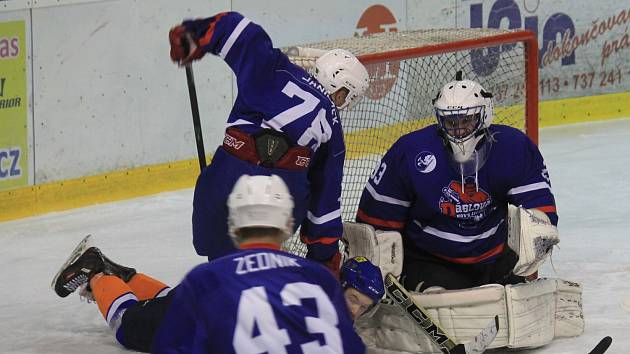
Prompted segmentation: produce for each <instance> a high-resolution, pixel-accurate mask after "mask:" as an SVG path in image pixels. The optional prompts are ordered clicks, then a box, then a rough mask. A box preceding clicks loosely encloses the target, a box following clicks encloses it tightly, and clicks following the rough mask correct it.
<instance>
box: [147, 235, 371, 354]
mask: <svg viewBox="0 0 630 354" xmlns="http://www.w3.org/2000/svg"><path fill="white" fill-rule="evenodd" d="M254 246H255V247H257V248H252V249H248V250H242V251H239V252H237V253H234V254H232V255H229V256H226V257H222V258H219V259H217V260H215V261H213V262H210V263H207V264H202V265H199V266H197V267H196V268H195V269H193V270H192V271H191V272H190V273H189V274H188V275H187V276H186V278H185V279H184V280H183V282H182V283H181V284H180V285H179V286H178V287H177V288H176V289H175V290H174V291H175V295H174V297H173V302H172V304H171V305H170V307H169V310H168V312H167V314H166V316H165V318H164V320H163V322H162V325H161V327H160V330H159V332H158V335H157V337H156V340H155V342H154V345H153V351H152V352H154V353H226V354H227V353H238V354H254V353H268V354H279V353H287V354H289V353H305V354H307V353H352V354H354V353H364V352H365V346H364V345H363V343H362V342H361V339H360V338H359V336H358V335H357V334H356V332H355V331H354V329H353V327H352V320H351V318H350V315H349V311H348V308H347V306H346V302H345V298H344V296H343V290H342V288H341V286H340V284H339V282H338V281H337V280H336V279H335V278H334V277H333V276H332V274H331V273H330V271H328V270H327V269H326V268H324V267H323V266H322V265H320V264H318V263H315V262H313V261H310V260H308V259H304V258H301V257H298V256H294V255H291V254H288V253H285V252H282V251H279V250H276V249H271V245H266V244H265V245H263V244H256V245H254Z"/></svg>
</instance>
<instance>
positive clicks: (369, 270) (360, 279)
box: [339, 257, 385, 302]
mask: <svg viewBox="0 0 630 354" xmlns="http://www.w3.org/2000/svg"><path fill="white" fill-rule="evenodd" d="M339 273H340V278H341V286H342V287H343V288H344V289H345V288H347V287H351V288H354V289H356V290H358V291H359V292H361V293H363V294H365V295H366V296H368V297H369V298H370V299H372V300H374V302H378V301H380V300H381V298H382V297H383V295H384V294H385V286H384V285H383V276H382V275H381V270H380V269H379V268H378V267H377V266H375V265H374V264H372V263H371V262H370V261H369V260H368V259H367V258H365V257H354V258H350V259H349V260H347V261H346V262H345V263H344V264H343V265H342V266H341V270H340V271H339Z"/></svg>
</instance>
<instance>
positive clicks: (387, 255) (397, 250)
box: [341, 222, 403, 277]
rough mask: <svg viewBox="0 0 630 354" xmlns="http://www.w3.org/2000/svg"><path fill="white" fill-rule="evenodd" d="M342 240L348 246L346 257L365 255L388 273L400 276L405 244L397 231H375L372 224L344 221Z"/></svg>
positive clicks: (383, 271) (384, 273)
mask: <svg viewBox="0 0 630 354" xmlns="http://www.w3.org/2000/svg"><path fill="white" fill-rule="evenodd" d="M341 240H342V242H343V243H344V244H345V246H346V250H345V256H346V259H349V258H352V257H357V256H363V257H365V258H367V259H368V260H370V262H372V263H373V264H374V265H375V266H377V267H379V268H380V269H381V273H383V277H384V276H385V275H386V274H387V273H392V274H393V275H394V276H396V277H398V276H400V273H402V266H403V245H402V238H401V236H400V233H398V232H396V231H375V230H374V228H373V227H372V226H371V225H368V224H361V223H355V222H344V223H343V236H342V238H341Z"/></svg>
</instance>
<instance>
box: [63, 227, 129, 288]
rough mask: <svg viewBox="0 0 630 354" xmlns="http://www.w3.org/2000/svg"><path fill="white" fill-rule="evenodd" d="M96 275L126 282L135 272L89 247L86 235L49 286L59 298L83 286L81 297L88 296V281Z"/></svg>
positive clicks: (88, 239) (88, 237) (88, 238)
mask: <svg viewBox="0 0 630 354" xmlns="http://www.w3.org/2000/svg"><path fill="white" fill-rule="evenodd" d="M98 273H105V274H108V275H115V276H117V277H119V278H121V279H122V280H123V281H125V282H127V281H129V280H130V279H131V277H133V276H134V275H135V274H136V270H135V269H133V268H129V267H124V266H121V265H119V264H117V263H114V262H112V261H111V260H110V259H109V258H107V257H105V256H104V255H103V254H102V253H101V251H100V250H99V249H98V248H96V247H93V246H91V243H90V235H88V236H86V237H85V238H84V239H83V240H82V241H81V242H80V243H79V245H77V247H76V248H75V249H74V250H73V251H72V253H71V254H70V257H68V260H66V262H65V263H64V264H63V265H62V266H61V268H60V270H59V272H57V275H55V278H54V279H53V281H52V284H51V286H52V288H53V289H54V290H55V293H57V295H59V296H60V297H66V296H68V295H70V294H71V293H73V292H74V291H75V290H77V289H78V288H80V287H82V286H83V285H85V290H84V291H82V296H86V294H88V295H90V294H89V293H90V288H89V281H90V279H92V277H93V276H94V275H95V274H98ZM86 297H88V296H86Z"/></svg>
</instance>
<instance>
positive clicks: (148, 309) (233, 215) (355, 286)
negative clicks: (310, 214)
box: [53, 175, 384, 353]
mask: <svg viewBox="0 0 630 354" xmlns="http://www.w3.org/2000/svg"><path fill="white" fill-rule="evenodd" d="M228 209H229V218H230V221H229V224H230V234H231V235H232V236H231V237H232V239H233V241H234V242H235V243H236V244H238V246H239V248H240V250H238V251H236V252H234V253H232V254H230V255H228V256H225V257H221V258H218V259H216V260H214V261H212V262H210V263H206V264H202V265H199V266H197V267H196V268H194V269H193V270H192V271H191V272H190V273H189V274H188V275H187V276H186V277H185V279H184V280H183V281H182V282H181V283H180V284H179V285H178V286H177V287H175V288H173V289H170V288H169V287H168V286H167V285H166V284H164V283H162V282H160V281H158V280H156V279H153V278H151V277H149V276H148V275H146V274H142V273H137V272H136V271H135V269H133V268H128V267H124V266H121V265H118V264H116V263H114V262H112V261H111V260H109V259H108V258H107V257H105V256H104V255H103V254H102V253H101V251H100V250H99V249H98V248H96V247H90V246H89V245H88V244H86V243H85V242H82V243H81V244H80V245H79V246H78V248H77V249H75V251H74V252H73V253H72V255H71V256H70V258H69V259H68V261H67V262H66V263H65V264H64V265H63V266H62V267H61V269H60V271H59V273H58V274H57V275H56V276H55V279H54V280H53V286H54V290H55V292H56V293H57V294H58V295H59V296H61V297H66V296H68V295H69V294H70V293H72V292H74V291H75V290H76V289H78V288H81V289H82V290H81V292H82V295H83V296H87V297H88V298H91V299H93V300H95V301H96V303H97V305H98V308H99V310H100V312H101V313H102V315H103V317H104V318H105V320H106V321H107V323H108V325H109V327H110V328H111V329H112V330H113V331H114V333H115V336H116V339H117V340H118V342H120V343H121V344H122V345H123V346H125V347H126V348H129V349H134V350H139V351H144V352H148V351H149V350H151V351H152V352H155V353H246V352H247V353H249V352H282V353H302V352H303V351H302V349H301V348H304V352H306V351H307V348H310V349H309V350H315V349H318V350H319V349H321V350H328V351H326V352H330V353H362V352H364V350H365V348H364V345H363V344H362V342H361V340H360V339H359V337H358V336H357V334H356V333H355V332H354V329H353V328H352V318H354V317H356V316H359V315H360V314H361V313H363V312H364V311H366V310H368V309H369V308H371V307H372V306H373V305H374V304H375V303H376V302H377V301H379V300H380V298H381V297H382V296H383V294H384V289H383V282H382V278H381V273H380V271H379V269H378V268H377V267H375V266H374V265H372V264H371V263H370V262H369V261H367V260H366V259H365V258H362V257H357V258H352V259H350V260H349V261H347V262H345V263H344V264H343V266H342V272H341V279H342V284H341V285H340V283H339V282H338V281H337V280H336V279H335V278H334V277H333V275H332V274H331V273H330V271H329V270H328V269H326V268H324V267H323V266H321V265H320V264H318V263H316V262H313V261H310V260H308V259H304V258H301V257H298V256H294V255H291V254H288V253H285V252H282V251H280V245H281V243H282V242H283V241H284V240H285V239H286V238H287V237H288V236H289V235H290V234H291V232H292V225H291V224H292V216H291V212H292V209H293V200H292V198H291V196H290V194H289V192H288V189H287V187H286V185H285V183H284V182H283V181H282V180H281V179H280V178H279V177H278V176H275V175H273V176H248V175H244V176H242V177H240V178H239V180H238V181H237V182H236V184H235V186H234V189H233V191H232V193H231V194H230V196H229V200H228ZM342 286H343V288H342ZM344 298H345V300H344Z"/></svg>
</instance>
